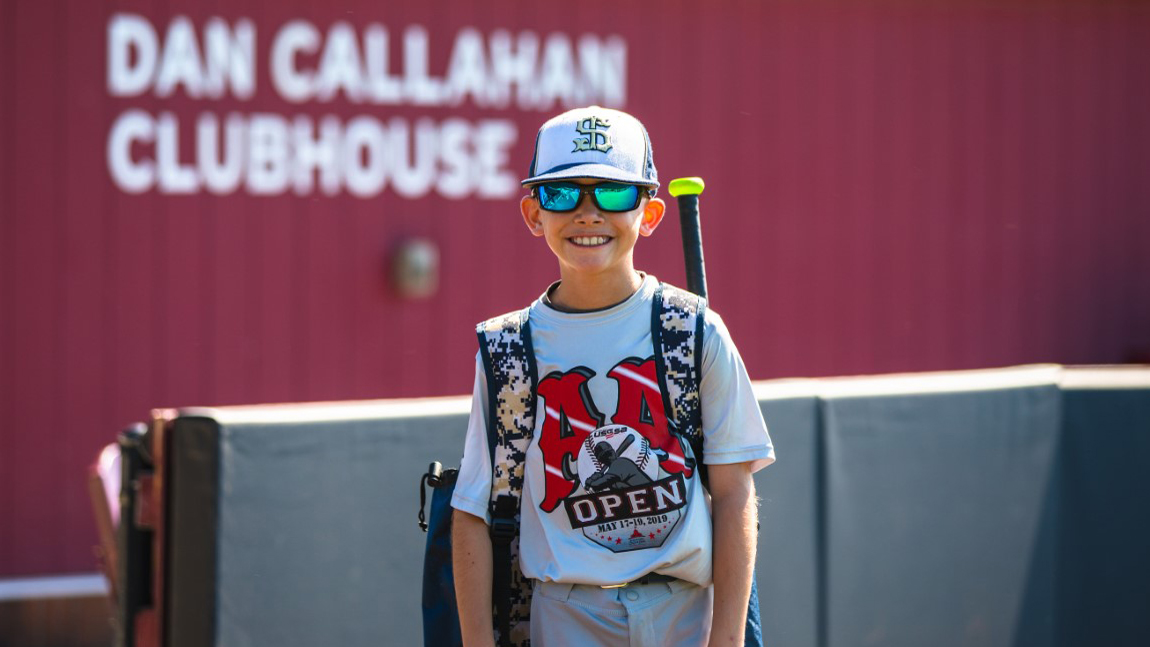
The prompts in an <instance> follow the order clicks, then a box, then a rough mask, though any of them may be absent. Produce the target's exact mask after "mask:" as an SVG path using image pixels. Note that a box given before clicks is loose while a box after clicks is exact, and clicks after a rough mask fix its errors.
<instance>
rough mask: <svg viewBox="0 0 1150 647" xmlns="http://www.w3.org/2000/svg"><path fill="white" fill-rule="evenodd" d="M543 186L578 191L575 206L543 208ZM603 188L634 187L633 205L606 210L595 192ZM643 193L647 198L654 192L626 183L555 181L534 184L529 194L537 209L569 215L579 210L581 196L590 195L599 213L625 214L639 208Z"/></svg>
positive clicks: (581, 200) (644, 187) (648, 188)
mask: <svg viewBox="0 0 1150 647" xmlns="http://www.w3.org/2000/svg"><path fill="white" fill-rule="evenodd" d="M543 186H560V187H567V188H573V189H576V190H578V191H579V198H578V199H577V200H575V204H573V205H571V208H570V209H548V208H547V207H545V206H543V196H542V195H541V194H540V193H539V188H540V187H543ZM605 186H633V187H635V189H636V191H635V204H633V205H631V207H630V208H628V209H607V208H605V207H604V206H603V205H602V204H601V203H600V202H599V195H598V194H597V193H596V191H597V190H598V189H600V188H602V187H605ZM644 191H645V192H646V194H647V197H652V196H654V195H655V190H654V189H652V188H650V187H646V186H643V185H642V184H630V183H628V182H611V181H606V182H597V183H595V184H576V183H574V182H562V181H557V182H540V183H539V184H536V185H535V186H533V187H531V194H532V195H533V196H535V199H537V200H539V207H540V208H541V209H543V210H545V211H550V212H551V213H571V212H572V211H575V210H576V209H578V208H579V203H581V202H583V196H584V195H590V196H591V202H592V203H594V204H595V207H596V208H597V209H599V210H600V211H603V212H606V213H627V212H628V211H634V210H635V209H637V208H638V207H639V203H640V202H642V201H643V193H644Z"/></svg>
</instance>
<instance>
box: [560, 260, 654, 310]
mask: <svg viewBox="0 0 1150 647" xmlns="http://www.w3.org/2000/svg"><path fill="white" fill-rule="evenodd" d="M562 274H567V273H566V272H563V273H562ZM642 284H643V276H642V275H641V274H640V273H639V272H636V271H635V270H633V269H632V270H629V271H627V272H622V273H611V274H607V275H595V276H587V275H583V274H575V275H573V276H563V277H562V280H561V281H560V283H559V287H557V288H555V291H554V292H552V293H551V297H550V298H551V302H552V303H553V304H555V305H556V306H558V307H560V308H564V309H568V310H599V309H601V308H606V307H608V306H613V305H615V304H618V303H621V302H623V301H626V300H627V297H630V296H631V295H632V294H634V293H635V291H636V290H638V289H639V286H640V285H642Z"/></svg>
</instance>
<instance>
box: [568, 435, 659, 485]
mask: <svg viewBox="0 0 1150 647" xmlns="http://www.w3.org/2000/svg"><path fill="white" fill-rule="evenodd" d="M577 465H578V469H579V478H580V479H581V481H582V484H583V488H584V489H585V490H587V491H589V492H591V491H602V490H609V489H623V488H627V487H634V486H636V485H642V484H644V483H650V482H651V481H654V480H655V479H657V478H658V476H659V460H658V457H656V456H655V455H654V453H653V452H652V451H651V443H650V442H649V441H648V440H647V439H646V438H644V437H643V436H642V434H640V433H639V432H637V431H635V430H634V429H632V428H630V427H628V426H626V425H608V426H606V427H600V428H599V429H596V430H595V431H593V432H591V433H590V434H589V435H588V436H587V439H586V440H584V441H583V445H582V446H581V447H580V448H579V458H578V461H577Z"/></svg>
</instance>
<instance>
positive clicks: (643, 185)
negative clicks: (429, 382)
mask: <svg viewBox="0 0 1150 647" xmlns="http://www.w3.org/2000/svg"><path fill="white" fill-rule="evenodd" d="M523 184H524V186H525V187H527V188H528V189H529V193H528V195H526V196H524V197H523V199H522V200H521V201H520V212H521V214H522V216H523V220H524V222H525V223H526V225H527V227H528V229H529V230H530V231H531V233H532V234H534V235H535V236H538V237H542V238H543V239H544V240H545V241H546V242H547V245H548V247H550V249H551V251H552V252H553V253H554V254H555V257H556V259H557V260H558V262H559V281H557V282H555V283H553V284H552V285H551V286H550V287H548V288H547V290H546V291H545V292H544V293H543V295H541V296H540V297H539V298H538V299H537V300H536V301H535V302H534V303H532V305H531V306H530V308H529V309H528V321H529V329H530V333H529V337H530V340H529V342H530V347H531V348H533V351H534V360H535V363H536V367H535V368H536V369H537V370H536V374H537V375H539V376H541V378H540V379H539V382H538V384H537V385H536V390H535V393H534V394H533V396H534V398H536V400H537V407H536V410H537V411H538V415H536V416H535V421H534V430H533V434H532V436H531V440H530V444H529V445H528V448H527V450H526V453H525V458H524V459H523V461H522V463H523V464H522V465H521V466H515V469H522V474H523V493H522V503H521V507H520V521H519V559H520V566H521V568H522V571H523V574H524V575H525V576H526V577H529V578H531V579H532V580H533V581H534V594H533V596H532V599H531V622H530V643H531V644H532V645H534V646H535V647H552V646H565V645H572V646H574V645H580V646H581V645H620V646H622V645H632V646H647V645H651V646H654V645H660V646H663V645H708V644H710V645H742V644H743V639H744V630H745V623H746V614H747V602H748V596H749V595H750V588H751V577H752V568H753V564H754V561H755V539H756V531H755V527H756V518H757V509H756V502H755V492H754V483H753V481H752V479H751V475H752V474H753V473H754V472H755V471H756V470H758V469H761V468H762V467H765V466H766V465H768V464H770V463H771V462H773V461H774V450H773V446H772V444H771V440H770V436H769V435H768V433H767V429H766V426H765V424H764V423H763V419H762V416H761V414H760V412H759V407H758V402H757V401H756V400H755V398H754V396H753V394H752V392H751V385H750V380H749V378H748V377H747V373H746V369H745V368H744V365H743V362H742V359H741V358H740V357H739V355H738V351H737V350H736V349H735V346H734V344H733V342H732V341H731V339H730V336H729V334H728V333H727V330H726V327H725V326H724V325H723V322H722V320H721V318H719V316H718V315H717V314H715V313H714V312H713V311H710V310H707V311H706V314H705V319H704V323H703V326H702V331H701V332H702V344H701V346H700V349H701V351H702V360H701V362H700V363H699V366H701V372H702V375H701V378H700V380H699V387H698V388H699V391H698V396H699V400H700V401H701V409H702V431H703V450H704V451H703V456H704V457H703V462H704V463H705V465H706V468H707V472H708V482H707V484H706V488H704V486H703V483H702V482H701V476H700V473H701V467H702V466H699V465H697V464H696V457H695V456H694V453H693V451H692V449H691V447H690V445H689V443H687V442H685V441H684V440H682V438H680V437H678V436H677V435H676V433H675V432H676V430H677V429H678V426H677V425H676V423H675V421H674V420H671V412H669V411H667V410H666V409H667V407H666V406H665V404H664V403H666V402H668V398H667V394H666V393H662V392H661V391H662V390H663V389H664V388H665V387H664V386H663V384H662V381H661V376H660V375H658V374H657V371H656V368H655V367H656V361H655V360H656V358H655V353H657V352H658V351H657V350H656V349H655V344H654V342H653V335H652V308H653V307H655V306H654V304H655V303H656V302H657V299H658V298H659V296H658V295H659V294H661V292H660V290H662V289H664V288H663V287H661V286H660V284H659V282H658V281H657V280H656V279H655V277H653V276H651V275H649V274H645V273H643V272H640V271H637V270H636V269H635V266H634V249H635V244H636V242H637V241H638V239H639V238H640V237H641V236H644V237H645V236H650V235H652V234H653V233H654V232H655V230H656V228H657V227H658V226H659V223H660V222H662V219H663V216H664V212H665V210H666V205H665V204H664V202H663V201H662V200H660V199H659V198H657V197H655V194H656V191H657V189H658V187H659V181H658V175H657V173H656V170H655V164H654V158H653V155H652V152H651V144H650V140H649V137H648V135H647V131H646V129H645V128H644V127H643V125H642V124H641V123H640V122H639V121H638V120H637V119H635V118H634V117H632V116H631V115H629V114H626V113H624V112H620V111H617V110H610V109H605V108H600V107H598V106H591V107H589V108H582V109H577V110H571V111H568V112H565V113H563V114H561V115H559V116H557V117H555V118H553V119H551V120H549V121H548V122H547V123H545V124H544V125H543V127H542V128H541V129H540V131H539V134H538V136H537V138H536V145H535V155H534V159H533V160H532V163H531V167H530V172H529V176H528V177H527V179H525V180H524V181H523ZM666 289H668V290H670V289H671V288H666ZM487 375H488V374H487V373H486V371H485V368H484V366H483V362H482V360H481V359H477V369H476V380H475V390H474V403H473V408H472V415H471V421H470V423H469V426H468V431H467V439H466V444H465V448H464V458H463V462H462V465H461V467H460V471H459V479H458V482H457V484H456V489H455V494H454V496H453V499H452V506H453V507H454V508H455V509H456V511H455V514H454V521H453V562H454V568H455V582H456V595H457V598H458V603H459V615H460V624H461V628H462V631H463V636H464V643H465V645H468V646H471V645H494V641H493V623H492V615H491V608H492V598H491V590H492V540H491V538H490V536H489V529H488V524H490V523H491V514H490V510H489V500H490V494H491V491H492V462H491V457H490V455H489V451H488V427H487V425H488V420H487V417H488V412H487V405H488V397H489V392H488V391H489V387H488V383H487V382H488V378H487ZM696 468H700V469H696Z"/></svg>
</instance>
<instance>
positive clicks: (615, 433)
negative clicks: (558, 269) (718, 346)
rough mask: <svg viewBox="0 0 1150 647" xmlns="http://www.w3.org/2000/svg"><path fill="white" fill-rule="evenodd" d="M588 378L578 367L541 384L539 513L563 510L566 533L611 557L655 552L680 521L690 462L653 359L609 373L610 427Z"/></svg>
mask: <svg viewBox="0 0 1150 647" xmlns="http://www.w3.org/2000/svg"><path fill="white" fill-rule="evenodd" d="M593 377H595V372H594V371H592V370H591V369H589V368H587V367H584V366H579V367H576V368H573V369H571V370H569V371H567V372H565V373H561V372H558V371H556V372H553V373H551V374H550V375H548V376H547V377H545V378H543V379H542V380H540V382H539V390H538V393H539V396H540V397H541V398H542V399H543V407H544V410H545V411H546V417H545V419H544V421H543V428H542V431H541V433H540V436H539V449H540V452H541V453H542V455H543V462H544V470H545V495H544V497H543V501H542V503H540V505H539V507H540V509H541V510H543V511H544V512H546V513H549V514H550V513H558V511H559V510H560V509H562V511H563V513H565V514H566V516H567V519H568V520H569V521H570V523H571V528H573V529H575V530H579V531H581V532H582V533H583V535H584V536H585V537H586V538H587V539H589V540H591V541H593V542H595V543H596V544H598V545H600V546H602V547H604V548H607V549H610V550H612V551H614V552H624V551H629V550H640V549H644V548H658V547H659V546H662V545H663V543H664V542H665V541H666V540H667V537H668V536H669V535H670V534H671V532H672V531H673V530H674V529H675V527H676V525H677V524H678V523H679V520H680V519H681V518H682V516H683V508H684V506H686V504H687V479H690V478H691V476H692V474H693V473H694V467H695V461H694V458H693V457H692V456H691V454H690V449H689V447H688V445H687V444H686V443H684V442H682V441H681V439H680V436H679V435H678V434H676V433H673V431H674V430H673V429H672V425H673V423H672V422H671V421H670V420H668V419H667V414H666V411H665V410H664V406H663V395H662V393H661V392H660V390H659V379H658V376H657V374H656V368H655V359H654V357H649V358H647V359H645V360H642V359H639V358H635V357H630V358H627V359H625V360H623V361H621V362H619V363H618V364H616V365H615V367H614V368H612V369H611V370H610V371H608V372H607V377H608V378H610V379H613V380H615V382H616V384H617V386H618V390H619V398H618V405H617V408H616V411H615V414H614V415H613V416H611V420H610V422H607V421H606V418H605V416H604V415H603V414H602V413H600V411H599V409H598V408H597V407H596V406H595V402H594V400H593V398H592V397H591V391H590V389H589V388H588V381H589V380H591V378H593Z"/></svg>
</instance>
